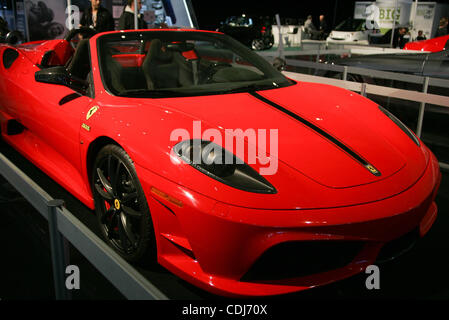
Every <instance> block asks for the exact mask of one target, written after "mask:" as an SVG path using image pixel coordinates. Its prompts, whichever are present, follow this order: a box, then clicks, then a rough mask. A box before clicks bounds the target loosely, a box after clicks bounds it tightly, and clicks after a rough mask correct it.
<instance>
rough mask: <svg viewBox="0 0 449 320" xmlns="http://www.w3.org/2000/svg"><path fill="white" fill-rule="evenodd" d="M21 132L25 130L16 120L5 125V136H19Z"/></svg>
mask: <svg viewBox="0 0 449 320" xmlns="http://www.w3.org/2000/svg"><path fill="white" fill-rule="evenodd" d="M23 130H25V127H24V126H23V125H22V124H21V123H19V122H18V121H17V120H9V121H8V123H7V124H6V134H7V135H8V136H13V135H16V134H21V133H22V132H23Z"/></svg>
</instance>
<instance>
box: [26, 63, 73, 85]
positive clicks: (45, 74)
mask: <svg viewBox="0 0 449 320" xmlns="http://www.w3.org/2000/svg"><path fill="white" fill-rule="evenodd" d="M34 79H35V80H36V81H37V82H43V83H51V84H60V85H63V86H70V84H71V81H70V76H69V73H68V72H67V70H66V68H65V67H51V68H46V69H42V70H39V71H36V73H35V74H34Z"/></svg>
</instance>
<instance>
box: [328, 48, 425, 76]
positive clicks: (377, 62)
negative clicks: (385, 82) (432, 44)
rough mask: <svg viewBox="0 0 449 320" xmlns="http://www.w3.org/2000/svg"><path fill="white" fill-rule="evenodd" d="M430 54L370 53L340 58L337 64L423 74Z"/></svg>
mask: <svg viewBox="0 0 449 320" xmlns="http://www.w3.org/2000/svg"><path fill="white" fill-rule="evenodd" d="M427 56H428V54H425V53H423V54H420V53H414V54H370V55H365V56H358V57H351V58H344V59H338V60H336V61H333V62H334V63H335V64H338V65H343V66H351V67H360V68H367V69H375V70H381V71H393V72H403V73H410V74H417V75H420V74H422V71H423V67H424V63H425V61H426V59H427Z"/></svg>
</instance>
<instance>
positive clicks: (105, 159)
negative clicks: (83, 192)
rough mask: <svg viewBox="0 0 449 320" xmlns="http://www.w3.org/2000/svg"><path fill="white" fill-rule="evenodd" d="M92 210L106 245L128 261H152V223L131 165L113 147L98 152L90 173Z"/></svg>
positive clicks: (106, 147) (118, 148)
mask: <svg viewBox="0 0 449 320" xmlns="http://www.w3.org/2000/svg"><path fill="white" fill-rule="evenodd" d="M92 190H93V194H94V200H95V211H96V214H97V219H98V223H99V226H100V230H101V233H102V235H103V237H104V238H105V240H106V242H107V243H108V244H109V245H110V246H112V248H113V249H115V250H116V251H117V252H118V253H119V254H120V255H121V256H122V257H123V258H125V259H126V260H128V261H130V262H137V261H142V260H143V258H144V257H145V258H148V259H151V260H153V259H154V260H155V253H156V249H155V248H156V243H155V238H154V230H153V223H152V220H151V215H150V211H149V208H148V203H147V200H146V198H145V194H144V192H143V190H142V186H141V185H140V182H139V180H138V178H137V174H136V170H135V168H134V165H133V162H132V160H131V158H130V157H129V156H128V154H127V153H126V152H125V151H124V150H123V149H122V148H120V147H119V146H117V145H107V146H105V147H103V148H102V149H101V150H100V152H99V153H98V155H97V157H96V160H95V164H94V166H93V172H92Z"/></svg>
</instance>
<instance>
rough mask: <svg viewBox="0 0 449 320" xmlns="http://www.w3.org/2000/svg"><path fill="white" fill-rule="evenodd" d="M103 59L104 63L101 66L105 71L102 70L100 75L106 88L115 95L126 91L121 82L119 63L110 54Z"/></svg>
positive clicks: (121, 71)
mask: <svg viewBox="0 0 449 320" xmlns="http://www.w3.org/2000/svg"><path fill="white" fill-rule="evenodd" d="M103 59H104V61H105V63H104V64H103V67H104V69H105V70H102V73H103V76H104V77H105V82H106V84H107V86H108V88H109V89H111V90H112V91H113V93H115V94H117V93H121V92H123V91H126V88H125V86H124V85H123V81H122V78H123V77H122V75H123V68H122V66H121V65H120V63H118V62H117V61H116V60H115V59H114V58H113V57H112V55H111V54H110V53H107V54H106V56H105V57H104V58H103Z"/></svg>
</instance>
